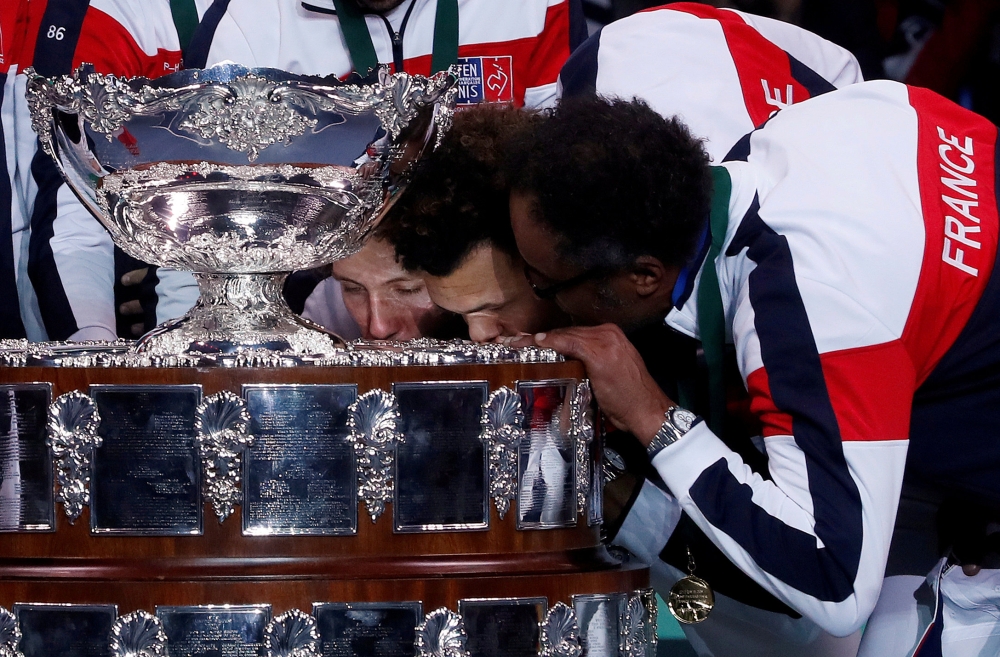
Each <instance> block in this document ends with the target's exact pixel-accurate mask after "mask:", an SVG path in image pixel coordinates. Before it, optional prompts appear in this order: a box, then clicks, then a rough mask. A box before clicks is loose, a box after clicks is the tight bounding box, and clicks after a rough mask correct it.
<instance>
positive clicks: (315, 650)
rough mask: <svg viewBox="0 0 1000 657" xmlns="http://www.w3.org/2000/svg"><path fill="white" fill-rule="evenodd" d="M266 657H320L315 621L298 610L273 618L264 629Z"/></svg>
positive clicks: (318, 637)
mask: <svg viewBox="0 0 1000 657" xmlns="http://www.w3.org/2000/svg"><path fill="white" fill-rule="evenodd" d="M264 647H265V649H266V650H267V657H321V655H322V652H321V651H320V635H319V627H318V626H317V624H316V619H315V618H313V617H312V616H310V615H309V614H307V613H305V612H303V611H300V610H298V609H291V610H289V611H286V612H285V613H283V614H281V615H280V616H277V617H276V618H273V619H272V620H271V622H270V623H268V624H267V627H265V628H264Z"/></svg>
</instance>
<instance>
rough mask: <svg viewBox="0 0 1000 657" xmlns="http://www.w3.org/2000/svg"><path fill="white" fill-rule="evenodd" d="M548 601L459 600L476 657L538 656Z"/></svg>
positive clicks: (469, 648) (469, 643)
mask: <svg viewBox="0 0 1000 657" xmlns="http://www.w3.org/2000/svg"><path fill="white" fill-rule="evenodd" d="M547 605H548V600H546V599H545V598H492V599H490V598H476V599H469V600H459V601H458V613H460V614H462V619H463V620H464V621H465V631H466V633H467V634H468V635H469V639H468V644H467V646H468V650H469V654H471V655H473V657H537V655H538V649H539V643H538V640H539V624H540V623H541V622H542V619H543V618H544V617H545V611H546V606H547Z"/></svg>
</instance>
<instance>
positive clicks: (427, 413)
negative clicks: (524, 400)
mask: <svg viewBox="0 0 1000 657" xmlns="http://www.w3.org/2000/svg"><path fill="white" fill-rule="evenodd" d="M392 389H393V394H394V396H395V398H396V403H397V406H398V408H399V424H398V430H399V433H400V435H401V436H402V437H403V439H402V440H401V441H400V444H399V445H397V447H396V482H395V495H394V496H393V507H392V516H393V529H394V531H397V532H423V531H448V530H462V531H467V530H474V529H486V528H487V527H488V526H489V497H488V490H487V489H488V477H489V470H488V467H487V464H486V448H485V446H484V445H483V443H482V441H481V440H480V438H479V434H480V415H481V409H482V406H483V404H484V403H485V402H486V393H487V390H488V384H487V383H486V381H455V382H449V381H423V382H416V383H395V384H393V386H392Z"/></svg>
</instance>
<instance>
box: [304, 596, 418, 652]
mask: <svg viewBox="0 0 1000 657" xmlns="http://www.w3.org/2000/svg"><path fill="white" fill-rule="evenodd" d="M312 615H313V617H314V618H316V622H317V623H318V624H319V634H320V641H321V647H322V653H323V657H413V655H414V654H415V649H414V646H413V641H414V638H415V636H416V634H415V631H416V627H417V624H418V623H419V622H420V621H421V620H422V619H423V615H424V611H423V605H421V604H420V603H419V602H356V603H339V602H325V603H316V604H314V605H313V612H312Z"/></svg>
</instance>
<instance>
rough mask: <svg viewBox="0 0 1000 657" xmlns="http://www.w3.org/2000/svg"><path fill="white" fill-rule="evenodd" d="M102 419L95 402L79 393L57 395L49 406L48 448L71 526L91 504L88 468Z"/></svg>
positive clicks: (95, 446) (98, 441)
mask: <svg viewBox="0 0 1000 657" xmlns="http://www.w3.org/2000/svg"><path fill="white" fill-rule="evenodd" d="M100 424H101V416H100V414H99V413H98V412H97V405H96V404H95V403H94V400H93V399H91V398H90V397H88V396H87V395H85V394H83V393H82V392H80V391H79V390H74V391H72V392H67V393H66V394H64V395H60V396H59V397H57V398H56V400H55V401H53V402H52V404H51V405H50V406H49V417H48V423H47V430H48V441H47V442H48V445H49V448H50V449H51V450H52V458H53V460H54V462H55V469H56V481H57V482H58V484H59V492H58V494H57V495H56V501H57V502H60V503H62V505H63V510H65V512H66V517H67V518H69V522H70V524H73V523H74V522H76V519H77V518H79V517H80V514H81V513H83V507H85V506H88V505H89V504H90V464H91V460H92V458H93V455H94V449H95V448H97V447H100V446H101V443H102V442H103V439H102V438H101V437H100V436H98V435H97V427H99V426H100Z"/></svg>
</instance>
